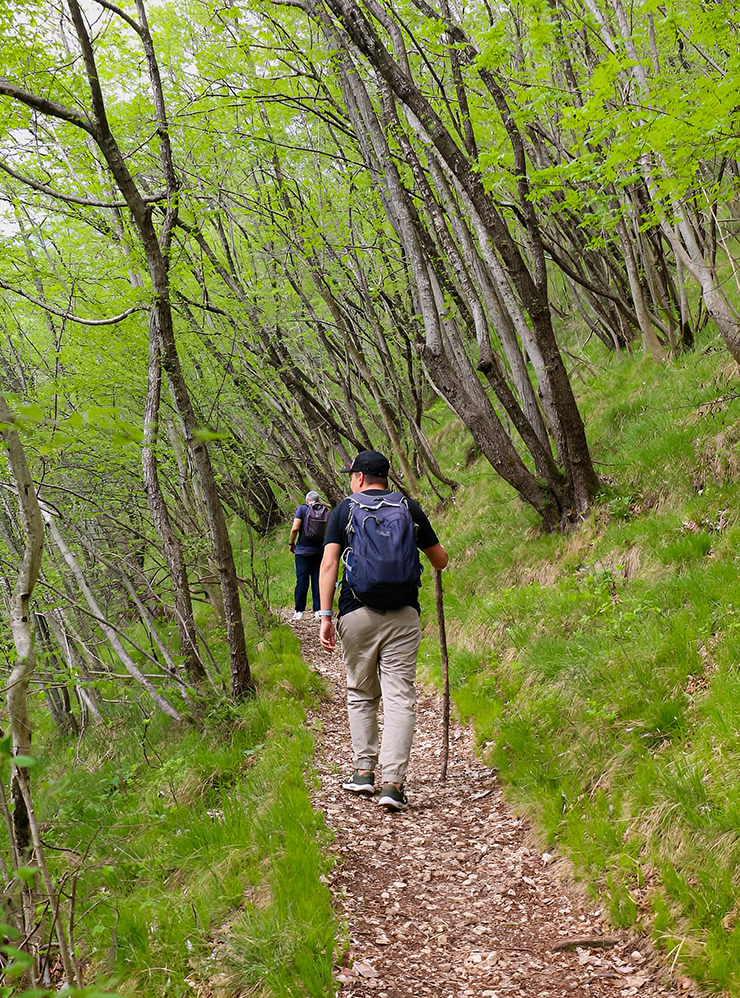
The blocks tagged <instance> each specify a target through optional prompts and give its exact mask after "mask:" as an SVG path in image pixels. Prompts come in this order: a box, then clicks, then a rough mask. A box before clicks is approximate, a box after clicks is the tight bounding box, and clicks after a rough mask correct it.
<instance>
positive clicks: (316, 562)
mask: <svg viewBox="0 0 740 998" xmlns="http://www.w3.org/2000/svg"><path fill="white" fill-rule="evenodd" d="M323 555H324V552H323V551H318V552H317V553H316V554H297V555H296V556H295V578H296V583H295V608H296V610H305V609H306V597H307V596H308V583H309V581H310V583H311V596H312V598H313V608H314V612H315V611H316V610H320V609H321V597H320V596H319V569H320V568H321V559H322V557H323Z"/></svg>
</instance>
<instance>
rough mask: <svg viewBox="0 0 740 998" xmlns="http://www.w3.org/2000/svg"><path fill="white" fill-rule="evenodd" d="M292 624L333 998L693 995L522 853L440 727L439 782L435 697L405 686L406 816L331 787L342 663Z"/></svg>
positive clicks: (336, 768) (495, 791) (337, 776)
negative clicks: (314, 772)
mask: <svg viewBox="0 0 740 998" xmlns="http://www.w3.org/2000/svg"><path fill="white" fill-rule="evenodd" d="M287 617H289V614H286V619H287ZM292 626H293V628H294V631H295V633H296V636H297V637H298V639H299V640H300V642H301V646H302V649H303V657H304V659H305V660H306V662H308V663H309V664H310V665H311V667H312V668H313V669H315V670H316V671H317V672H318V673H319V674H320V675H321V676H322V677H323V678H324V679H325V680H326V681H327V684H328V686H329V689H330V691H331V692H330V695H329V697H328V698H327V699H326V700H324V701H323V702H322V704H321V707H320V709H319V710H318V711H317V712H316V713H315V714H314V715H313V716H311V717H309V719H308V723H309V724H311V725H312V727H314V728H315V730H316V734H317V745H318V749H317V758H316V765H317V769H318V772H319V775H320V778H321V786H320V789H317V790H316V791H315V792H314V795H313V803H314V807H315V808H317V809H318V810H320V811H321V812H322V813H323V814H324V816H325V818H326V823H327V826H328V827H329V828H330V830H331V832H332V834H333V841H332V843H331V845H330V849H331V851H332V853H333V854H334V856H335V858H336V863H335V865H334V867H333V870H332V873H331V890H332V894H333V897H334V903H335V905H336V908H337V911H338V914H339V917H340V919H341V920H342V921H343V922H344V923H345V924H346V927H347V931H348V937H349V939H348V941H349V950H348V951H346V952H344V953H343V954H342V959H341V963H342V966H341V967H338V968H337V979H338V981H339V983H340V989H339V995H340V998H361V996H367V995H373V996H375V998H423V996H438V998H458V996H474V998H509V996H517V995H521V996H527V998H535V996H537V998H560V996H564V995H589V996H593V998H617V996H620V998H626V996H631V995H638V996H640V998H655V996H657V995H683V996H686V998H689V996H690V995H692V994H693V995H697V994H698V991H697V989H696V987H695V985H693V984H692V982H691V981H690V980H688V979H687V978H681V979H674V980H672V981H671V980H669V973H668V970H667V968H666V966H665V965H664V964H663V963H661V961H660V958H659V956H658V955H657V954H656V953H655V951H654V950H653V949H652V946H651V944H650V941H649V939H648V938H645V937H636V936H634V935H630V933H629V932H615V931H613V930H612V929H611V928H610V927H609V925H608V923H607V922H606V921H605V919H604V917H603V912H602V910H601V908H600V907H599V906H597V904H596V902H595V901H594V900H593V899H592V898H591V899H590V898H588V897H587V896H586V895H585V892H583V891H582V890H579V889H578V887H577V886H576V885H575V884H573V883H572V881H571V882H569V881H568V877H567V869H568V868H567V863H566V861H565V860H562V859H559V858H555V857H551V856H550V855H548V854H547V853H544V854H543V853H542V852H541V851H540V850H539V849H538V848H537V847H536V845H535V844H534V838H533V836H532V835H531V833H530V830H529V829H528V827H527V823H526V822H525V821H523V820H521V819H520V818H518V817H517V816H516V815H515V814H514V813H512V811H511V809H510V808H509V807H508V805H507V804H506V802H505V801H504V798H503V794H502V792H501V788H500V787H499V785H498V782H497V779H496V774H495V772H493V771H491V770H490V769H486V767H485V766H484V765H483V764H482V762H481V760H480V758H479V757H478V756H477V755H476V753H475V750H474V744H473V740H472V737H471V734H470V732H469V731H468V730H466V729H465V728H463V727H461V726H460V725H456V724H454V723H451V725H450V750H449V762H448V770H447V779H446V781H445V782H444V783H442V782H441V781H440V755H441V717H442V703H441V698H440V697H439V695H438V694H436V693H433V692H430V691H428V690H424V689H422V688H420V689H419V697H418V703H417V724H416V732H415V737H414V746H413V750H412V754H411V764H410V767H409V772H408V777H407V780H406V790H407V793H408V797H409V802H410V806H409V808H408V810H407V811H404V812H402V813H388V812H387V811H386V809H385V808H384V807H381V806H380V805H379V804H378V803H377V801H376V799H373V798H368V797H366V796H364V795H355V794H353V793H351V792H348V791H345V790H342V787H341V782H342V779H343V778H345V777H346V776H347V775H348V774H349V773H350V772H351V770H352V757H351V749H350V740H349V730H348V725H347V717H346V686H345V679H344V668H343V665H342V661H341V658H340V655H339V654H338V653H337V652H335V653H333V654H328V653H327V652H325V651H324V650H323V648H322V647H321V644H320V642H319V624H318V621H316V620H315V619H314V618H313V615H312V614H310V613H307V614H306V617H305V618H304V619H303V620H301V621H298V622H295V623H293V624H292ZM376 796H377V795H376ZM344 943H345V940H342V939H340V940H338V947H339V948H340V950H341V947H342V946H343V945H344ZM674 977H675V975H674Z"/></svg>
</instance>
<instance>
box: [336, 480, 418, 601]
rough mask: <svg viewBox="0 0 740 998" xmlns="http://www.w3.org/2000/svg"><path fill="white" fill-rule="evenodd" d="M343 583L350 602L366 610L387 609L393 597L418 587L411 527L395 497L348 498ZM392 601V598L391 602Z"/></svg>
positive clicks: (394, 494) (404, 508) (404, 595)
mask: <svg viewBox="0 0 740 998" xmlns="http://www.w3.org/2000/svg"><path fill="white" fill-rule="evenodd" d="M349 500H350V504H351V505H350V515H349V520H348V522H347V544H348V546H347V548H346V549H345V552H344V554H343V555H342V561H343V563H344V579H345V581H346V582H347V583H348V585H349V587H350V588H351V590H352V592H353V593H354V595H355V597H356V598H357V599H358V600H359V601H360V602H361V603H364V604H366V605H367V606H369V607H372V608H374V609H378V610H391V609H394V608H396V607H398V606H399V605H401V606H402V605H403V602H402V601H401V602H400V603H399V602H397V597H398V595H399V594H401V595H402V599H405V598H408V594H409V590H410V589H413V588H418V587H419V586H420V585H421V561H420V560H419V549H418V548H417V546H416V524H415V523H414V519H413V517H412V516H411V511H410V510H409V507H408V503H407V502H406V499H405V497H404V496H402V495H401V494H400V492H390V493H389V494H388V495H384V496H366V495H364V494H363V493H358V494H357V495H352V496H350V497H349ZM394 597H395V599H394Z"/></svg>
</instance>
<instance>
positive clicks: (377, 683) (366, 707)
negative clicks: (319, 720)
mask: <svg viewBox="0 0 740 998" xmlns="http://www.w3.org/2000/svg"><path fill="white" fill-rule="evenodd" d="M337 632H338V634H339V637H340V640H341V642H342V654H343V657H344V664H345V667H346V670H347V712H348V714H349V729H350V735H351V737H352V751H353V753H354V767H355V769H371V770H373V771H374V770H375V769H376V767H377V764H378V760H379V759H380V765H381V767H382V770H383V780H384V782H386V783H403V781H404V777H405V776H406V770H407V768H408V764H409V755H410V753H411V742H412V739H413V737H414V720H415V717H416V710H415V705H416V690H415V688H414V680H415V679H416V657H417V655H418V652H419V644H420V643H421V624H420V623H419V614H418V613H417V612H416V610H415V609H414V608H413V607H412V606H404V607H402V608H401V609H400V610H386V612H385V613H377V612H376V611H374V610H371V609H370V608H369V607H361V608H360V609H359V610H353V611H352V612H351V613H346V614H344V615H343V616H341V617H340V618H339V620H338V621H337ZM381 695H382V697H383V744H382V748H381V751H380V753H378V707H379V706H380V697H381Z"/></svg>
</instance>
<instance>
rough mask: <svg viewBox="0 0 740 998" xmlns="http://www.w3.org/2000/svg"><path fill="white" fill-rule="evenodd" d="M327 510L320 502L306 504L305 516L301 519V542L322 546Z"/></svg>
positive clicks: (327, 517) (327, 516)
mask: <svg viewBox="0 0 740 998" xmlns="http://www.w3.org/2000/svg"><path fill="white" fill-rule="evenodd" d="M328 519H329V510H328V509H327V507H326V506H322V505H321V503H320V502H315V503H314V504H313V505H311V503H306V515H305V516H304V517H303V540H304V541H307V542H308V543H309V544H323V542H324V536H325V534H326V521H327V520H328Z"/></svg>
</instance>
